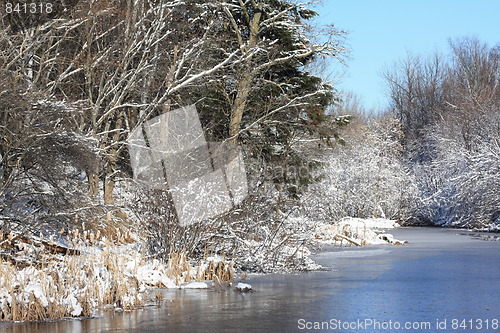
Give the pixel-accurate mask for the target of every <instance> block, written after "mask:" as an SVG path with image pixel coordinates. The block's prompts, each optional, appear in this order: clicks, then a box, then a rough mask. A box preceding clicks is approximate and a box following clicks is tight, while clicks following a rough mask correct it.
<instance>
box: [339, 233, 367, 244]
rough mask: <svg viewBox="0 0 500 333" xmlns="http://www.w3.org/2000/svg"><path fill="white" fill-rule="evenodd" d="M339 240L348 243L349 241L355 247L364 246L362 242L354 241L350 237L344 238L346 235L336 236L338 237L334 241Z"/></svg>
mask: <svg viewBox="0 0 500 333" xmlns="http://www.w3.org/2000/svg"><path fill="white" fill-rule="evenodd" d="M338 238H340V239H343V240H346V241H348V242H349V243H351V244H354V245H356V246H362V245H363V244H361V243H360V242H358V241H357V240H355V239H352V238H349V237H347V236H344V235H340V234H336V235H335V236H334V237H333V239H334V240H338Z"/></svg>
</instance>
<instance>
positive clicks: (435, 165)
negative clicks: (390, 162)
mask: <svg viewBox="0 0 500 333" xmlns="http://www.w3.org/2000/svg"><path fill="white" fill-rule="evenodd" d="M474 124H475V125H474V127H475V130H473V131H471V130H469V131H467V135H466V134H465V133H464V126H463V125H461V126H455V127H453V126H451V124H440V125H438V126H434V127H433V128H432V129H430V130H429V131H428V133H429V134H428V135H429V141H432V146H433V154H432V155H433V156H432V160H431V161H422V162H421V163H416V164H415V165H414V166H413V170H414V173H415V176H416V178H417V180H418V186H419V189H420V191H421V194H420V195H421V197H422V205H421V206H420V208H419V212H418V215H419V216H420V217H422V218H425V219H429V220H430V221H432V222H433V223H436V224H440V225H447V226H461V227H479V228H481V227H486V228H491V229H498V228H499V226H500V145H499V141H498V138H499V137H500V131H499V129H500V127H499V124H500V111H499V110H497V111H496V112H491V113H488V114H485V115H482V116H477V117H475V121H474Z"/></svg>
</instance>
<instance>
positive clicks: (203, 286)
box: [182, 282, 208, 289]
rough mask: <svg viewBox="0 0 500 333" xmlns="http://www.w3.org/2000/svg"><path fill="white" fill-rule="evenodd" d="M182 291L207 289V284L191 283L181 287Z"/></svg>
mask: <svg viewBox="0 0 500 333" xmlns="http://www.w3.org/2000/svg"><path fill="white" fill-rule="evenodd" d="M182 288H183V289H207V288H208V284H206V283H205V282H191V283H188V284H186V285H185V286H183V287H182Z"/></svg>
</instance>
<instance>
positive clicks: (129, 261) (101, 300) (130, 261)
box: [0, 244, 233, 321]
mask: <svg viewBox="0 0 500 333" xmlns="http://www.w3.org/2000/svg"><path fill="white" fill-rule="evenodd" d="M79 251H80V254H79V255H57V256H52V257H51V259H50V260H46V261H45V263H44V264H43V265H41V264H39V263H33V265H32V266H28V267H25V268H21V267H16V266H15V265H14V264H12V263H11V262H10V261H0V319H1V320H4V321H29V320H46V319H59V318H64V317H79V316H92V315H93V313H94V310H96V309H98V308H99V307H102V306H112V307H114V308H121V309H132V308H135V307H138V306H141V305H143V304H144V303H145V302H146V301H148V299H147V295H148V293H147V291H148V289H152V288H186V289H193V288H208V287H209V285H208V284H207V283H205V282H203V281H202V280H204V279H206V277H210V278H212V279H214V280H216V279H217V280H218V281H224V278H227V277H232V276H233V271H232V263H231V262H229V261H227V260H225V259H224V258H221V257H212V258H207V259H209V260H206V262H204V263H203V264H201V265H198V266H194V265H192V264H191V263H190V262H189V261H188V260H187V258H186V256H185V255H184V254H183V253H180V254H172V256H171V260H169V262H168V263H163V262H161V261H159V260H156V259H153V260H151V259H148V258H146V257H145V255H144V254H143V251H141V250H140V247H139V246H138V244H123V245H110V244H107V245H104V246H86V247H81V248H80V249H79ZM193 281H197V282H193Z"/></svg>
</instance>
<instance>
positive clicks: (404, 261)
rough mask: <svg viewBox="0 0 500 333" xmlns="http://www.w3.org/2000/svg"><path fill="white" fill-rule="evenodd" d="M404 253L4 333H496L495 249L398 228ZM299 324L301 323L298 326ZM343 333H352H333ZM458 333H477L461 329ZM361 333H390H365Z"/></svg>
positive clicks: (387, 252)
mask: <svg viewBox="0 0 500 333" xmlns="http://www.w3.org/2000/svg"><path fill="white" fill-rule="evenodd" d="M391 233H393V234H394V237H395V238H401V239H407V240H408V241H409V244H407V245H405V246H385V245H373V246H370V247H355V246H349V247H343V248H340V247H336V248H331V247H328V249H327V251H326V252H320V253H318V254H317V255H316V256H314V257H313V258H314V259H315V261H316V262H317V263H319V264H322V265H323V267H324V268H325V269H324V270H322V271H312V272H303V273H300V274H291V275H290V274H267V275H249V276H248V278H247V279H246V282H248V283H249V284H251V285H252V287H253V292H250V293H240V292H237V291H235V290H233V289H232V288H229V289H227V288H222V289H209V290H183V289H164V290H162V297H163V299H162V300H161V301H159V302H158V305H155V306H148V307H145V308H142V309H139V310H134V311H121V312H116V311H113V312H99V314H98V317H96V318H93V319H85V320H72V321H60V322H55V323H26V324H19V325H16V324H7V323H3V324H2V326H0V328H1V329H3V330H4V331H6V332H13V331H15V332H17V333H23V332H36V333H42V332H43V333H45V332H54V331H64V332H112V331H113V330H124V331H129V332H143V333H145V332H159V331H165V330H166V329H168V330H169V331H175V332H235V331H245V332H263V331H269V332H304V331H306V332H307V331H314V330H308V329H306V328H304V329H300V327H299V325H300V323H301V322H302V323H304V324H307V323H315V322H325V321H327V322H330V321H331V320H334V322H338V321H341V322H349V323H350V322H353V321H356V320H357V319H359V320H363V321H364V320H365V319H375V320H378V321H379V322H381V323H383V322H388V321H389V320H391V321H392V322H393V323H394V322H399V323H401V324H404V323H406V322H410V323H414V322H416V323H422V324H425V323H430V324H432V325H433V326H432V328H431V329H425V327H422V330H421V331H423V332H436V331H437V329H436V327H435V325H436V323H437V322H438V321H439V323H443V322H444V320H446V321H447V329H446V330H441V331H444V332H449V331H453V330H452V328H451V325H452V320H453V319H457V320H458V319H460V320H461V319H478V320H482V323H483V325H485V323H486V320H490V321H489V323H490V329H485V328H483V329H482V330H479V331H481V332H495V331H498V330H492V329H491V323H492V320H494V319H495V318H498V316H499V313H498V309H499V308H500V303H499V299H500V294H499V291H500V271H499V270H498V265H497V263H498V262H499V260H500V242H496V241H483V240H480V239H478V238H477V237H473V236H471V235H464V233H466V232H465V231H464V230H452V229H440V228H397V229H393V230H392V231H391ZM301 319H302V320H303V321H301V322H299V321H300V320H301ZM338 331H340V332H345V331H352V330H342V329H340V330H338ZM455 331H460V332H478V330H474V329H458V330H455ZM363 332H387V330H384V329H376V328H373V327H370V328H369V329H365V330H363Z"/></svg>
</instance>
